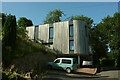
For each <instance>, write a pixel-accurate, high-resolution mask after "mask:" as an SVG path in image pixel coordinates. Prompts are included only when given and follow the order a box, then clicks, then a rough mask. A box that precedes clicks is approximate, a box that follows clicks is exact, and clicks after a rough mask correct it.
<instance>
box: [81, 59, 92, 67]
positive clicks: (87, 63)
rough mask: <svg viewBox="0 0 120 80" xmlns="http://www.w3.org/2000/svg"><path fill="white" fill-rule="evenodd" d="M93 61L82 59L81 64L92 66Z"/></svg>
mask: <svg viewBox="0 0 120 80" xmlns="http://www.w3.org/2000/svg"><path fill="white" fill-rule="evenodd" d="M92 64H93V62H92V61H91V60H83V62H82V66H92Z"/></svg>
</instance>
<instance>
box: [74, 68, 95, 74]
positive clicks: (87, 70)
mask: <svg viewBox="0 0 120 80" xmlns="http://www.w3.org/2000/svg"><path fill="white" fill-rule="evenodd" d="M76 72H78V73H83V74H96V72H97V68H78V69H77V70H76Z"/></svg>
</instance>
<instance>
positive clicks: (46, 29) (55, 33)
mask: <svg viewBox="0 0 120 80" xmlns="http://www.w3.org/2000/svg"><path fill="white" fill-rule="evenodd" d="M26 30H27V31H28V36H29V38H30V39H31V40H34V41H37V42H40V43H42V44H44V45H46V46H47V47H49V48H50V49H53V50H54V51H56V52H57V54H58V57H75V58H77V59H78V64H81V62H82V60H83V59H91V54H90V52H89V49H88V46H89V32H88V27H87V23H86V22H84V21H82V20H73V21H63V22H55V23H53V24H42V25H37V26H29V27H26Z"/></svg>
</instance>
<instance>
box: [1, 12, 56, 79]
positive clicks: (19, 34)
mask: <svg viewBox="0 0 120 80" xmlns="http://www.w3.org/2000/svg"><path fill="white" fill-rule="evenodd" d="M3 16H4V17H3V18H4V22H3V24H2V25H3V31H2V34H3V36H2V42H3V43H2V67H3V70H4V69H8V71H3V78H5V79H6V77H7V78H9V79H10V78H11V77H12V79H13V78H15V80H19V78H18V79H16V77H19V76H20V75H21V74H22V73H23V72H24V75H25V74H26V73H27V72H26V70H24V69H23V70H21V71H18V73H16V71H15V73H11V72H10V71H9V68H10V67H9V66H10V65H12V64H14V63H12V62H13V60H14V59H19V58H22V57H24V56H25V55H27V54H29V55H30V54H32V53H36V52H39V53H41V54H53V55H54V52H53V51H51V50H49V49H48V48H46V47H45V46H43V45H42V44H38V43H35V42H33V41H31V40H29V39H28V36H27V35H26V34H27V31H26V30H25V28H24V27H23V26H19V25H17V24H16V18H15V15H11V14H9V15H7V14H3ZM25 24H27V22H26V23H25ZM17 62H19V61H17ZM24 62H25V61H24ZM39 63H40V62H39ZM20 64H21V63H19V65H20ZM19 65H15V66H16V69H18V66H19ZM36 65H38V64H36ZM36 65H35V66H36ZM23 66H24V65H23ZM35 66H33V67H28V68H27V69H29V70H27V71H30V70H31V69H34V70H36V69H37V71H39V72H41V68H40V69H38V67H40V66H36V67H35ZM24 68H25V67H24ZM25 69H26V68H25ZM22 71H23V72H22ZM43 71H44V69H43V70H42V72H43ZM42 72H41V73H42ZM41 73H39V75H41ZM42 74H43V73H42ZM20 78H22V77H20Z"/></svg>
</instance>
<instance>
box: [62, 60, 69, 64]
mask: <svg viewBox="0 0 120 80" xmlns="http://www.w3.org/2000/svg"><path fill="white" fill-rule="evenodd" d="M62 63H64V64H71V60H65V59H63V60H62Z"/></svg>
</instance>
